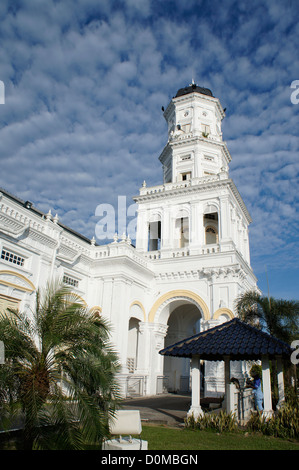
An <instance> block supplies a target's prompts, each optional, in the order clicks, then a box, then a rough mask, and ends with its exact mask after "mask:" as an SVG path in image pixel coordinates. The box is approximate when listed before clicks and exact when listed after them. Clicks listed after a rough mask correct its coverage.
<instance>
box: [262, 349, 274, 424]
mask: <svg viewBox="0 0 299 470" xmlns="http://www.w3.org/2000/svg"><path fill="white" fill-rule="evenodd" d="M262 380H263V394H264V413H265V414H266V415H267V414H272V411H273V410H272V395H271V380H270V367H269V357H268V356H262Z"/></svg>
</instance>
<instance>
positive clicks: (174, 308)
mask: <svg viewBox="0 0 299 470" xmlns="http://www.w3.org/2000/svg"><path fill="white" fill-rule="evenodd" d="M167 310H168V315H169V316H168V320H167V326H168V329H167V334H166V337H165V347H167V346H169V345H171V344H174V343H177V342H179V341H181V340H183V339H185V338H187V337H190V336H193V335H195V334H196V333H199V332H200V330H201V319H202V312H201V310H200V307H199V306H198V305H197V304H196V303H195V302H193V301H192V300H188V299H180V300H173V301H172V302H170V303H169V304H168V306H167ZM163 375H164V377H165V379H166V384H167V390H168V391H169V392H188V391H189V390H190V360H189V359H188V358H186V359H184V358H177V357H170V356H165V357H164V366H163Z"/></svg>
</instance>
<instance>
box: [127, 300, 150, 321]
mask: <svg viewBox="0 0 299 470" xmlns="http://www.w3.org/2000/svg"><path fill="white" fill-rule="evenodd" d="M133 305H138V307H140V308H141V310H142V312H143V318H144V321H145V322H146V313H145V308H144V306H143V305H142V303H141V302H139V300H134V301H133V302H132V303H131V305H130V308H131V307H133Z"/></svg>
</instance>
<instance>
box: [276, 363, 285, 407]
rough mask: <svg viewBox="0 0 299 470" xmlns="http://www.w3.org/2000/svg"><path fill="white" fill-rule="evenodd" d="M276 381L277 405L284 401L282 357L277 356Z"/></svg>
mask: <svg viewBox="0 0 299 470" xmlns="http://www.w3.org/2000/svg"><path fill="white" fill-rule="evenodd" d="M277 383H278V405H281V404H282V402H283V401H284V380H283V368H282V359H281V357H280V356H277Z"/></svg>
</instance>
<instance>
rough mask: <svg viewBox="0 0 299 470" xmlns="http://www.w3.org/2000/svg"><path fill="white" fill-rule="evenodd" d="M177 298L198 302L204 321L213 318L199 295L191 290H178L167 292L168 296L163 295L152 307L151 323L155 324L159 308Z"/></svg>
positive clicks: (149, 318)
mask: <svg viewBox="0 0 299 470" xmlns="http://www.w3.org/2000/svg"><path fill="white" fill-rule="evenodd" d="M175 297H185V298H186V299H187V300H188V299H190V300H193V301H194V302H196V303H197V304H198V305H199V306H200V308H201V310H202V313H203V316H204V319H205V320H209V319H210V318H211V315H210V311H209V308H208V306H207V304H206V303H205V301H204V300H203V299H202V298H201V297H200V296H199V295H198V294H195V293H194V292H191V291H189V290H184V289H176V290H172V291H170V292H167V293H166V294H163V295H162V296H161V297H159V299H157V300H156V302H155V303H154V305H153V306H152V308H151V310H150V312H149V314H148V321H149V322H150V323H153V322H154V319H155V315H156V313H157V310H158V309H159V307H160V306H161V305H162V304H163V303H164V302H167V300H171V299H173V298H175Z"/></svg>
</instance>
